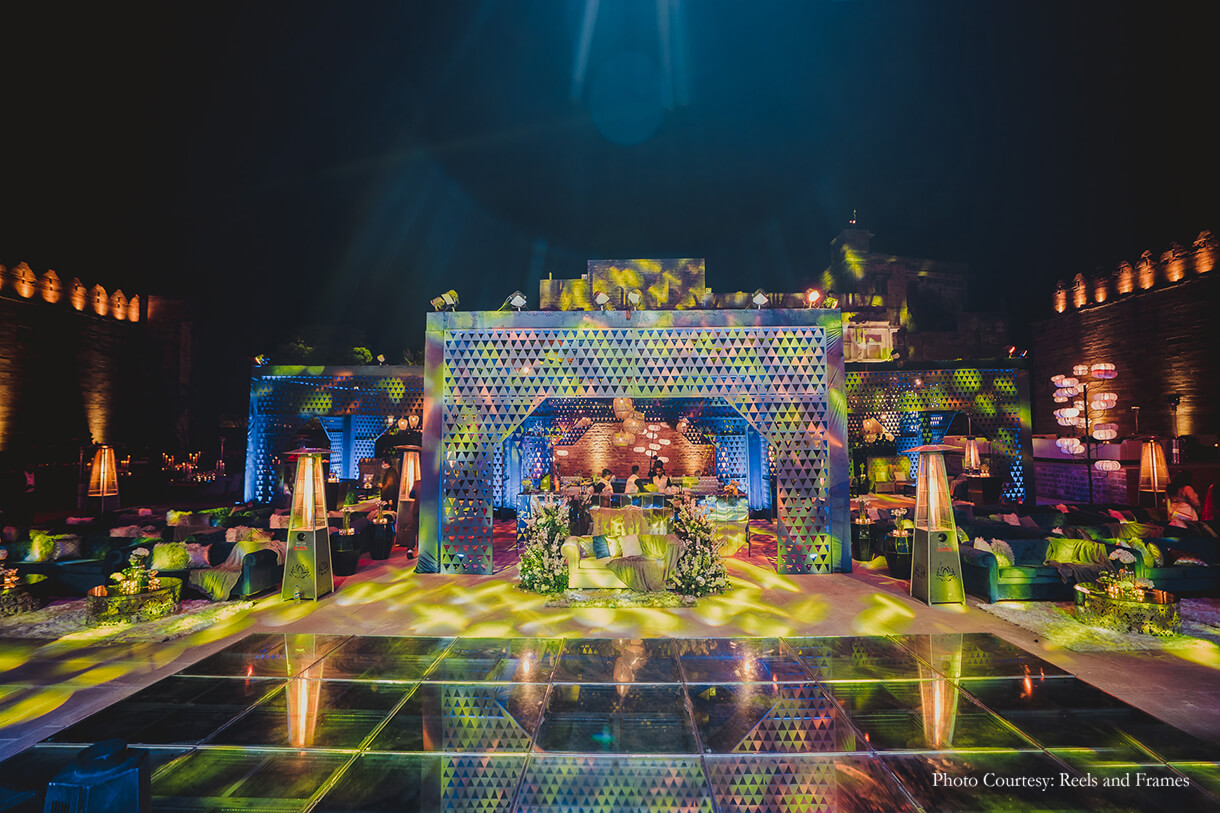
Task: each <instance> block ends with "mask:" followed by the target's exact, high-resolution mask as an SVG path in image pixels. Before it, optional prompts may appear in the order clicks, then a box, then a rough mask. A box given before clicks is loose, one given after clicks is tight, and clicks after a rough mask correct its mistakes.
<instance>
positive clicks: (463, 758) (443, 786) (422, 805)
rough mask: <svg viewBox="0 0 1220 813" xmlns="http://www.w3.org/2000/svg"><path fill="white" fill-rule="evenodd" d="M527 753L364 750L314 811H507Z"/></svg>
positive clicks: (412, 812) (332, 812) (325, 812)
mask: <svg viewBox="0 0 1220 813" xmlns="http://www.w3.org/2000/svg"><path fill="white" fill-rule="evenodd" d="M525 759H526V758H525V756H524V755H521V756H501V755H498V754H497V755H489V754H364V755H362V756H360V757H359V758H358V759H357V760H356V761H355V763H353V764H352V765H351V766H350V767H348V768H347V770H346V771H344V772H343V775H342V776H341V777H340V778H339V780H338V781H337V782H336V783H335V785H334V787H332V788H331V789H330V790H329V791H328V792H327V793H326V794H325V795H324V796H323V797H322V799H321V800H320V801H319V803H318V806H317V807H315V808H314V811H315V813H341V811H360V813H382V812H383V811H384V813H416V812H417V811H418V813H425V811H427V812H428V813H431V811H437V810H453V811H463V810H469V811H479V813H508V811H509V810H511V808H512V801H513V794H514V793H515V792H516V789H517V784H518V783H519V781H520V779H521V772H522V771H523V770H524V768H525Z"/></svg>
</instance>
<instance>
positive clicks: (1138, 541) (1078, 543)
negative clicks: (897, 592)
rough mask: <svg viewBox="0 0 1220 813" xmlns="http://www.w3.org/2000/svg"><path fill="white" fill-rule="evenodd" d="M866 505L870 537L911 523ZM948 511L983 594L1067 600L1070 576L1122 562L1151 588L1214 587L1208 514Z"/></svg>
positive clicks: (1202, 592)
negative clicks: (1200, 517) (1188, 518)
mask: <svg viewBox="0 0 1220 813" xmlns="http://www.w3.org/2000/svg"><path fill="white" fill-rule="evenodd" d="M865 511H866V515H867V516H868V517H869V518H870V519H871V520H872V521H873V522H874V523H877V524H878V528H877V530H876V531H875V532H874V537H876V538H880V537H882V536H884V534H885V533H887V532H888V531H889V530H892V529H894V528H895V527H900V526H904V525H905V526H909V525H910V520H909V519H895V518H894V517H893V516H892V515H891V513H890V511H888V510H886V509H884V508H866V509H865ZM954 516H955V521H956V524H957V529H958V544H959V549H960V551H961V559H962V578H963V582H964V584H965V588H966V592H967V593H969V594H971V595H974V596H977V597H979V598H983V599H986V600H987V601H989V602H996V601H1030V600H1032V601H1066V600H1070V599H1071V598H1072V594H1073V586H1074V585H1075V584H1077V583H1081V582H1085V581H1091V580H1092V579H1093V578H1095V577H1096V576H1097V575H1098V574H1099V573H1100V572H1102V571H1106V570H1111V569H1118V568H1120V567H1123V566H1126V567H1127V569H1129V570H1131V571H1133V574H1134V576H1135V577H1136V578H1139V579H1146V580H1148V581H1149V582H1150V583H1151V584H1152V587H1153V588H1154V589H1157V590H1165V591H1167V592H1171V593H1174V594H1176V595H1183V596H1209V595H1217V594H1220V539H1217V533H1218V531H1220V527H1218V526H1220V523H1218V522H1217V521H1215V520H1212V521H1209V522H1192V523H1189V524H1188V526H1189V527H1176V526H1171V525H1168V524H1166V523H1165V521H1164V520H1163V519H1161V518H1159V517H1158V516H1157V515H1155V514H1154V513H1153V512H1152V511H1150V510H1149V509H1146V508H1131V507H1129V506H1118V505H1106V504H1098V505H1056V506H1047V505H991V506H988V505H979V506H975V505H972V504H970V503H958V504H955V506H954ZM997 542H998V543H999V544H998V545H997Z"/></svg>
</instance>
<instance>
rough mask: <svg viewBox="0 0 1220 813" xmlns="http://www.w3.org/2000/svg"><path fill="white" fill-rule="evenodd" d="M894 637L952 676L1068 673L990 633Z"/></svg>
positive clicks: (1020, 675) (937, 668)
mask: <svg viewBox="0 0 1220 813" xmlns="http://www.w3.org/2000/svg"><path fill="white" fill-rule="evenodd" d="M894 640H895V641H896V642H898V643H900V644H902V645H903V646H904V647H906V648H907V649H908V650H910V651H911V652H913V653H915V655H916V656H917V657H918V658H919V659H920V660H922V661H924V662H925V663H927V664H929V665H931V666H932V668H933V669H935V670H936V671H938V672H940V673H941V674H942V675H944V676H945V677H949V678H959V677H1025V676H1026V675H1032V676H1034V677H1037V676H1040V675H1041V676H1046V677H1050V676H1052V675H1067V674H1068V673H1067V672H1065V671H1064V670H1063V669H1060V668H1059V667H1058V666H1055V665H1054V664H1053V663H1051V662H1050V661H1048V660H1044V659H1043V658H1040V657H1038V656H1037V655H1035V654H1033V653H1032V652H1027V651H1026V650H1024V649H1022V648H1021V647H1019V646H1017V645H1016V644H1011V643H1009V642H1008V641H1005V640H1004V639H1003V638H1000V637H999V636H997V635H992V634H990V633H984V632H972V633H947V634H941V635H897V636H894Z"/></svg>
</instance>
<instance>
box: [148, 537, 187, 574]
mask: <svg viewBox="0 0 1220 813" xmlns="http://www.w3.org/2000/svg"><path fill="white" fill-rule="evenodd" d="M190 563H191V555H190V553H188V552H187V549H186V543H185V542H161V543H159V544H157V545H154V546H153V549H152V559H151V561H150V562H149V565H148V566H149V567H150V568H151V569H153V570H161V571H166V570H186V569H187V567H188V566H189V565H190Z"/></svg>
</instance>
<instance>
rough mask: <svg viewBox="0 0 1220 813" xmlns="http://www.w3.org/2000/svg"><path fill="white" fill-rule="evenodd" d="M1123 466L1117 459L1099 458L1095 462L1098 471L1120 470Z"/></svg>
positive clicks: (1094, 466)
mask: <svg viewBox="0 0 1220 813" xmlns="http://www.w3.org/2000/svg"><path fill="white" fill-rule="evenodd" d="M1122 467H1123V464H1122V463H1119V462H1118V461H1117V460H1098V461H1096V462H1095V463H1093V468H1095V469H1097V470H1098V471H1118V470H1119V469H1121V468H1122Z"/></svg>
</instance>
